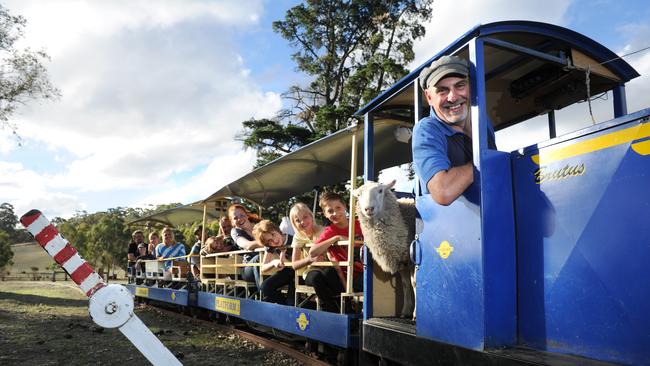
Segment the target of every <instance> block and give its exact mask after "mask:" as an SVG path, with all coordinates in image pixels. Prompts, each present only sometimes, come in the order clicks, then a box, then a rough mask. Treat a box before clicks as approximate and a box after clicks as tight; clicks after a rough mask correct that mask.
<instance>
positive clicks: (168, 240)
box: [163, 230, 174, 244]
mask: <svg viewBox="0 0 650 366" xmlns="http://www.w3.org/2000/svg"><path fill="white" fill-rule="evenodd" d="M163 242H164V243H165V244H173V243H174V233H172V231H171V230H166V231H164V232H163Z"/></svg>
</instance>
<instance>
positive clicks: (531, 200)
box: [128, 21, 650, 365]
mask: <svg viewBox="0 0 650 366" xmlns="http://www.w3.org/2000/svg"><path fill="white" fill-rule="evenodd" d="M452 54H453V55H458V56H461V57H463V58H465V59H467V60H469V61H470V62H471V65H472V66H471V72H470V84H471V89H472V106H471V115H472V121H473V125H472V129H473V133H472V135H473V136H474V138H473V163H474V166H475V167H476V170H475V178H474V183H473V184H472V186H471V187H470V188H469V189H468V190H467V191H466V192H465V194H463V196H461V197H460V198H459V199H458V200H456V201H455V202H454V203H452V204H451V205H449V206H441V205H438V204H436V203H435V202H434V201H433V200H432V199H431V197H430V196H429V195H428V194H424V195H423V194H422V193H421V189H420V184H419V182H417V179H416V183H415V187H414V189H413V194H414V196H415V199H416V205H417V209H418V212H419V217H420V218H419V219H417V220H416V223H414V225H415V226H416V229H417V238H416V241H415V242H414V243H413V244H412V245H411V259H412V260H413V261H414V263H415V264H416V266H417V267H416V269H417V279H418V281H417V321H416V322H411V321H405V320H403V319H400V318H398V317H397V312H398V309H399V305H400V302H401V294H400V293H399V290H398V289H399V288H400V286H397V285H396V283H395V281H396V278H395V277H392V276H390V275H388V274H386V273H383V272H382V271H381V270H379V269H378V266H374V265H373V261H372V258H371V255H370V253H368V252H365V255H364V256H363V257H364V265H365V272H364V292H363V294H354V293H352V291H351V290H350V289H349V288H348V289H346V292H345V293H343V294H342V297H345V296H349V297H353V298H354V301H351V302H350V301H349V302H347V303H348V304H356V305H357V306H355V307H353V308H347V309H346V308H345V307H343V310H342V312H341V313H329V312H322V311H319V310H318V309H317V308H316V309H310V308H305V307H301V306H284V305H278V304H272V303H266V302H263V301H259V299H257V298H255V295H251V292H248V291H243V292H242V293H243V295H240V296H237V295H239V294H238V291H237V287H242V288H245V289H246V290H248V289H249V286H250V284H247V283H242V282H240V281H239V280H238V279H237V277H236V276H237V273H238V271H240V270H241V266H242V265H243V264H241V263H240V262H238V260H237V253H229V254H226V255H210V256H206V257H202V258H201V264H202V268H203V269H202V275H201V279H200V280H201V284H200V286H198V287H197V286H188V288H186V289H171V288H159V287H152V286H145V285H135V284H130V285H128V287H129V289H130V291H132V292H133V293H134V294H135V296H136V297H141V298H149V299H155V300H159V301H164V302H168V303H173V304H179V305H182V306H188V307H198V308H202V309H206V310H210V311H214V312H216V313H219V314H226V315H228V316H235V317H239V318H242V319H245V320H247V321H251V322H254V323H258V324H262V325H265V326H268V327H272V328H276V329H279V330H282V331H285V332H289V333H293V334H296V335H299V336H303V337H305V338H308V339H312V340H315V341H319V342H324V343H326V344H330V345H333V346H336V347H339V348H340V349H342V350H348V351H352V352H354V353H355V354H356V355H357V356H358V357H357V356H355V360H354V361H355V363H356V362H358V363H360V364H364V363H370V362H376V361H377V359H380V360H387V361H394V362H398V363H403V364H411V365H417V364H462V365H465V364H486V363H490V364H561V363H564V364H566V363H569V364H589V365H593V364H610V363H614V364H637V365H650V332H648V329H650V314H649V313H648V309H650V277H648V276H647V275H644V274H643V273H644V267H645V264H646V263H647V262H648V261H650V226H648V225H647V223H648V222H650V194H648V193H647V187H650V123H648V121H649V120H650V109H644V110H641V111H638V112H635V113H632V114H628V113H627V107H626V101H625V83H626V82H628V81H629V80H631V79H633V78H635V77H637V76H638V73H637V72H636V71H635V70H634V69H633V68H632V67H631V66H630V65H629V64H628V63H626V62H625V61H624V60H622V59H621V58H618V57H617V55H616V54H614V53H613V52H611V51H610V50H608V49H606V48H605V47H603V46H602V45H600V44H599V43H597V42H595V41H593V40H591V39H589V38H587V37H585V36H583V35H581V34H578V33H576V32H573V31H571V30H568V29H565V28H561V27H558V26H554V25H549V24H543V23H537V22H526V21H506V22H497V23H491V24H486V25H480V26H477V27H475V28H473V29H471V30H470V31H468V32H467V33H465V34H464V35H463V36H462V37H461V38H459V39H458V40H456V41H455V42H453V43H452V44H450V45H449V46H448V47H446V48H445V49H444V50H442V51H441V52H439V53H438V54H436V55H435V56H434V57H432V58H431V59H430V60H429V61H427V62H426V63H425V64H424V65H422V66H421V67H419V68H417V69H416V70H414V71H413V72H412V73H410V74H409V75H407V76H406V77H404V78H403V79H401V80H400V81H398V82H397V83H396V84H395V85H394V86H393V87H391V88H390V89H388V90H387V91H385V92H384V93H382V94H381V95H379V96H378V97H377V98H375V99H374V100H372V101H371V102H370V103H369V104H368V105H366V106H365V107H363V108H362V109H361V110H360V111H358V112H357V115H358V116H363V119H364V122H363V123H360V124H359V125H355V126H351V127H349V128H347V129H345V130H341V131H339V132H337V133H335V134H332V135H330V136H327V137H325V138H323V139H321V140H319V141H316V142H314V143H312V144H310V145H307V146H305V147H303V148H301V149H299V150H297V151H295V152H292V153H290V154H288V155H286V156H283V157H281V158H279V159H277V160H275V161H273V162H271V163H269V164H268V165H266V166H264V167H261V168H259V169H257V170H255V171H253V172H251V173H249V174H247V175H246V176H244V177H242V178H240V179H238V180H236V181H234V182H232V183H230V184H228V185H226V186H225V187H223V188H221V189H220V190H219V191H217V192H216V193H215V194H213V195H211V196H210V197H208V198H207V199H205V200H203V201H200V202H198V203H196V204H194V206H201V205H203V207H204V212H205V211H206V210H214V206H211V205H214V204H215V202H218V201H219V200H222V199H223V198H226V197H242V198H245V199H247V200H249V201H250V202H253V203H255V204H258V205H260V206H267V205H271V204H273V203H276V202H280V201H283V200H287V199H289V198H291V197H292V196H294V195H296V194H301V193H304V192H307V191H310V190H312V189H313V187H315V186H324V185H329V184H334V183H340V182H344V181H347V180H350V182H351V184H352V186H353V187H354V181H355V180H354V178H355V177H357V176H358V175H359V174H357V167H358V168H359V169H362V171H363V176H364V178H365V179H366V180H376V179H375V178H376V177H377V175H378V172H380V171H381V170H383V169H385V168H389V167H393V166H397V165H400V164H405V163H410V162H411V161H412V154H411V146H410V143H409V142H408V141H407V142H403V139H400V140H401V141H400V140H398V139H397V138H396V137H395V131H396V130H397V129H398V128H412V127H413V125H414V124H415V123H417V121H418V120H420V119H421V118H422V117H423V116H425V115H427V114H428V113H429V108H428V107H426V106H425V103H423V102H424V99H423V96H422V93H421V90H420V89H419V86H418V75H419V73H420V71H421V69H422V68H423V67H426V66H427V65H428V64H429V63H430V62H431V61H433V60H435V59H437V58H439V57H440V56H442V55H452ZM605 92H611V95H612V96H613V116H614V118H613V119H611V120H609V121H606V122H602V123H598V124H594V125H593V126H590V127H587V128H583V129H579V130H577V131H572V132H570V133H566V134H563V135H561V136H557V137H556V130H557V126H558V124H561V123H562V121H557V122H556V118H555V111H556V110H560V109H563V108H565V107H567V106H571V105H575V104H576V103H578V102H581V101H584V100H586V99H590V98H592V97H593V96H596V95H599V94H601V93H605ZM585 109H586V107H585ZM542 115H547V117H548V118H547V122H543V123H539V118H537V119H534V120H533V121H534V124H531V122H530V121H531V119H532V118H533V117H537V116H542ZM586 116H587V115H586V114H585V118H587V117H586ZM523 122H526V123H528V125H527V126H528V127H529V128H544V129H547V131H548V138H549V139H548V140H546V141H536V142H535V143H533V144H531V145H530V146H527V147H522V148H521V149H518V150H516V151H512V152H509V151H498V150H493V149H489V148H488V147H487V146H488V144H487V135H488V131H489V129H491V128H493V129H494V130H496V131H502V130H503V134H506V135H507V133H508V128H509V127H511V126H516V125H518V124H520V123H523ZM497 136H499V135H497ZM498 145H499V139H498V138H497V146H498ZM289 176H290V177H292V179H291V180H289V179H286V177H289ZM351 178H352V179H351ZM351 203H352V204H354V202H351ZM350 214H351V215H352V216H353V215H354V209H353V208H351V209H350ZM324 265H326V264H324ZM147 271H148V270H147ZM178 273H179V274H181V275H179V276H178V277H177V280H179V281H182V280H183V277H182V270H181V269H179V272H178ZM301 291H302V292H299V294H300V295H299V296H302V297H301V299H303V300H304V299H305V298H309V297H313V293H310V289H308V288H302V289H301ZM239 292H241V291H239ZM301 302H304V301H300V299H299V301H298V302H297V304H298V305H300V304H301ZM361 305H362V308H361ZM348 361H351V359H349V360H348Z"/></svg>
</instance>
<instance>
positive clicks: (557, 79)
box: [356, 21, 639, 130]
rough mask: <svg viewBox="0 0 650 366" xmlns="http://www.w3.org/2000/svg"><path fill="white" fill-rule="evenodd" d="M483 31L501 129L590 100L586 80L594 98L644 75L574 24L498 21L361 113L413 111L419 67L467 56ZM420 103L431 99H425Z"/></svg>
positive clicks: (489, 91)
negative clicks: (579, 30) (581, 32)
mask: <svg viewBox="0 0 650 366" xmlns="http://www.w3.org/2000/svg"><path fill="white" fill-rule="evenodd" d="M479 37H480V39H482V40H484V41H485V43H484V47H485V51H484V54H483V55H482V57H479V59H482V60H483V65H484V72H485V80H486V83H485V88H486V95H487V98H486V99H487V102H486V107H487V112H488V116H489V117H490V120H491V122H492V124H493V126H494V128H495V129H496V130H499V129H502V128H505V127H508V126H510V125H513V124H515V123H518V122H521V121H524V120H526V119H529V118H531V117H534V116H537V115H540V114H544V113H547V112H549V111H551V110H557V109H561V108H564V107H566V106H568V105H570V104H573V103H576V102H579V101H582V100H585V99H586V98H587V95H588V94H587V86H586V85H587V84H586V81H587V80H589V81H590V83H589V86H590V88H589V89H590V90H589V92H590V94H589V95H590V96H591V97H592V98H593V97H594V96H596V95H598V94H599V93H603V92H605V91H608V90H611V89H613V88H615V87H617V86H618V85H621V84H624V83H626V82H627V81H629V80H631V79H633V78H635V77H637V76H639V74H638V73H637V72H636V71H635V70H634V69H633V68H632V67H631V66H630V65H629V64H628V63H627V62H625V61H624V60H623V59H620V58H618V56H617V55H616V54H615V53H614V52H612V51H611V50H609V49H608V48H606V47H604V46H603V45H601V44H600V43H598V42H595V41H594V40H592V39H590V38H588V37H586V36H584V35H582V34H579V33H577V32H574V31H572V30H569V29H566V28H562V27H559V26H556V25H551V24H545V23H539V22H530V21H504V22H496V23H490V24H485V25H478V26H476V27H474V28H473V29H471V30H470V31H469V32H467V33H465V34H464V35H463V36H461V37H460V38H459V39H457V40H456V41H455V42H454V43H452V44H450V45H449V46H448V47H446V48H445V49H443V50H442V51H440V52H439V53H437V54H436V55H435V56H433V57H432V58H431V59H429V60H427V62H425V63H424V64H422V65H421V66H419V67H418V68H416V69H415V70H413V72H411V73H410V74H408V75H407V76H405V77H404V78H402V79H401V80H399V81H398V82H397V83H395V85H393V86H392V87H390V88H389V89H388V90H386V91H385V92H383V93H382V94H380V95H379V96H377V97H376V98H375V99H373V100H372V101H371V102H370V103H368V104H367V105H365V106H364V107H363V108H361V109H360V110H359V111H357V112H356V114H357V115H364V114H365V113H368V112H373V114H381V113H386V112H388V111H399V112H400V113H399V114H398V115H413V110H412V109H413V105H414V88H413V83H414V82H416V80H417V77H418V75H419V74H420V71H421V70H422V69H423V68H424V67H426V66H428V65H429V64H430V63H431V62H432V61H433V60H435V59H437V58H439V57H440V56H442V55H450V54H457V55H459V56H461V57H465V58H468V57H469V48H468V47H467V45H468V43H469V42H471V41H472V40H473V39H475V38H479ZM587 69H589V73H587V72H586V71H587ZM416 85H417V84H416ZM421 105H423V106H426V105H427V104H426V101H425V100H424V99H423V100H422V102H421ZM398 119H401V118H398Z"/></svg>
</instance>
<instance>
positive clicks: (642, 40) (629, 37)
mask: <svg viewBox="0 0 650 366" xmlns="http://www.w3.org/2000/svg"><path fill="white" fill-rule="evenodd" d="M619 32H621V33H622V35H623V36H624V37H625V39H626V43H625V45H624V46H623V47H621V49H620V50H618V52H617V54H618V55H619V56H621V55H625V54H628V53H632V52H635V51H638V50H641V49H643V48H646V47H648V46H650V43H648V40H649V39H650V26H649V25H648V24H646V23H631V24H627V25H625V26H623V27H621V28H620V29H619ZM624 59H625V61H627V62H628V63H629V64H630V65H632V67H634V68H635V69H636V71H637V72H638V73H639V74H641V76H640V77H638V78H636V79H633V80H632V81H630V82H628V83H627V84H626V87H625V94H626V97H627V107H628V111H629V112H635V111H638V110H640V109H643V108H650V98H649V97H648V96H649V95H650V50H645V51H642V52H639V53H636V54H633V55H630V56H627V57H625V58H624Z"/></svg>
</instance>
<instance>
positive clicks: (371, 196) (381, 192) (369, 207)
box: [352, 181, 395, 218]
mask: <svg viewBox="0 0 650 366" xmlns="http://www.w3.org/2000/svg"><path fill="white" fill-rule="evenodd" d="M394 185H395V181H392V182H391V183H389V184H381V183H377V182H370V181H369V182H366V184H364V185H362V186H361V187H359V188H357V189H356V190H354V192H352V194H354V196H355V197H357V205H358V206H359V210H358V212H359V213H360V214H361V215H364V216H365V217H367V218H372V217H374V216H377V215H378V214H380V213H381V212H382V211H383V210H384V196H385V195H386V192H387V191H389V190H390V189H391V188H393V186H394Z"/></svg>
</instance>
